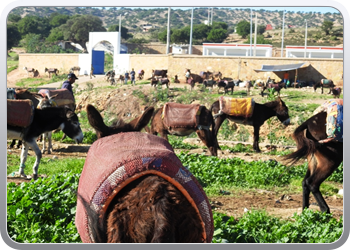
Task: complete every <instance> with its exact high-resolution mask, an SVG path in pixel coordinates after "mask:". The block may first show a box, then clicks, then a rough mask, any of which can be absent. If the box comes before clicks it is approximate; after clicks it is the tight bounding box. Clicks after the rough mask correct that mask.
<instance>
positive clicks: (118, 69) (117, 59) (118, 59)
mask: <svg viewBox="0 0 350 250" xmlns="http://www.w3.org/2000/svg"><path fill="white" fill-rule="evenodd" d="M113 60H114V65H113V67H114V70H115V73H116V74H122V75H124V73H125V71H131V68H130V55H129V54H119V55H114V57H113Z"/></svg>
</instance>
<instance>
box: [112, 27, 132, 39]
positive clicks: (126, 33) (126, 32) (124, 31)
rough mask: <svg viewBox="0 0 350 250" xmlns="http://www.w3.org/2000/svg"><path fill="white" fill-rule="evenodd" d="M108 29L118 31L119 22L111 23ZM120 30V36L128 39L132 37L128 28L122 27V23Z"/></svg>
mask: <svg viewBox="0 0 350 250" xmlns="http://www.w3.org/2000/svg"><path fill="white" fill-rule="evenodd" d="M108 31H109V32H113V31H118V32H119V24H114V25H111V26H110V27H109V28H108ZM120 31H121V33H122V34H121V36H122V38H123V39H125V40H127V39H130V38H132V37H133V35H131V34H130V33H129V29H128V28H125V27H123V25H122V27H121V29H120Z"/></svg>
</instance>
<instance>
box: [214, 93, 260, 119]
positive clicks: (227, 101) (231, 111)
mask: <svg viewBox="0 0 350 250" xmlns="http://www.w3.org/2000/svg"><path fill="white" fill-rule="evenodd" d="M219 104H220V112H222V113H225V114H227V115H230V116H243V117H246V118H248V117H251V116H252V115H253V111H254V105H255V102H254V99H253V98H231V97H225V96H220V97H219Z"/></svg>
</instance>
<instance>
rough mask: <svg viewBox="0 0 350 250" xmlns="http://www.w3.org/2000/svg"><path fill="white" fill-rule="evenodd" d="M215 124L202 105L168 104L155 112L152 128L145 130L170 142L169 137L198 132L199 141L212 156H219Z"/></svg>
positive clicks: (209, 113)
mask: <svg viewBox="0 0 350 250" xmlns="http://www.w3.org/2000/svg"><path fill="white" fill-rule="evenodd" d="M214 127H215V122H214V118H213V115H212V114H211V112H210V111H209V110H208V109H207V108H206V107H205V106H202V105H200V104H180V103H166V104H165V105H164V106H163V107H161V108H159V109H158V110H156V111H155V114H154V116H153V118H152V121H151V128H150V129H149V128H148V127H145V130H146V131H147V132H148V133H150V134H153V135H157V134H159V135H160V136H161V137H162V138H164V139H166V140H168V135H177V136H187V135H190V134H191V133H193V132H196V133H197V135H198V137H199V139H201V141H202V142H203V143H204V145H205V146H207V147H208V149H209V151H210V153H211V155H213V156H217V150H218V148H219V146H218V142H217V139H216V135H215V133H214V132H215V131H214Z"/></svg>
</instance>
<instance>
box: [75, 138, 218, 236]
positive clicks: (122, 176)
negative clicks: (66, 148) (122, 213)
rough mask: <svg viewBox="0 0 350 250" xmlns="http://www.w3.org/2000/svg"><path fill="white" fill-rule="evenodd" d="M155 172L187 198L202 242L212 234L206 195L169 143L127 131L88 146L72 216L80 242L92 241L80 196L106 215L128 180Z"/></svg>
mask: <svg viewBox="0 0 350 250" xmlns="http://www.w3.org/2000/svg"><path fill="white" fill-rule="evenodd" d="M149 174H152V175H158V176H160V177H162V178H164V179H165V180H167V181H168V182H170V183H171V184H173V185H174V186H175V187H176V188H178V190H179V191H180V192H181V193H182V194H183V195H184V196H185V197H186V198H187V199H188V201H189V202H190V204H191V205H192V206H193V208H194V209H195V210H196V211H197V213H198V215H199V218H200V219H201V221H202V226H203V231H204V235H203V239H204V242H211V240H212V237H213V229H214V226H213V216H212V211H211V206H210V203H209V201H208V198H207V196H206V194H205V193H204V191H203V189H202V187H201V186H200V184H199V183H198V181H197V180H196V178H195V177H194V176H193V175H192V174H191V173H190V172H189V171H188V170H187V169H186V168H185V167H184V166H183V165H182V163H181V161H180V160H179V158H177V156H176V155H175V153H174V150H173V149H172V147H171V145H170V144H169V143H168V142H167V141H166V140H164V139H163V138H160V137H158V136H154V135H150V134H146V133H140V132H128V133H120V134H116V135H111V136H107V137H104V138H101V139H99V140H97V141H95V142H94V143H93V144H92V146H91V147H90V149H89V152H88V154H87V157H86V161H85V164H84V168H83V171H82V173H81V177H80V180H79V187H78V201H77V210H76V217H75V224H76V226H77V229H78V232H79V234H80V237H81V239H82V241H83V242H84V243H90V242H94V239H93V237H92V234H91V233H90V232H91V228H90V225H89V221H88V216H87V213H86V211H85V209H84V206H83V203H82V201H81V200H80V198H79V197H80V196H81V197H82V198H83V199H84V200H86V201H88V202H89V204H90V207H91V209H92V210H93V211H94V212H96V213H97V214H99V216H100V218H101V219H105V218H106V212H107V210H108V206H109V204H110V203H111V201H112V200H113V198H114V197H115V196H116V195H117V194H118V193H119V192H120V191H121V190H122V189H123V188H124V187H126V186H127V185H128V184H129V183H131V182H133V181H134V180H137V179H138V178H140V177H142V176H144V175H149Z"/></svg>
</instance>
